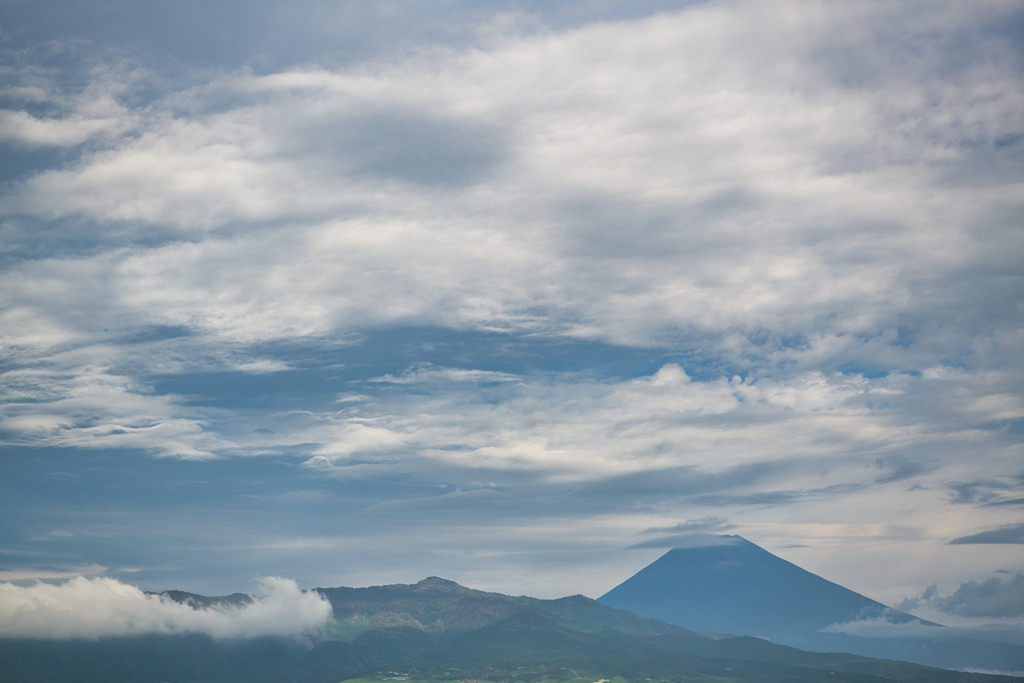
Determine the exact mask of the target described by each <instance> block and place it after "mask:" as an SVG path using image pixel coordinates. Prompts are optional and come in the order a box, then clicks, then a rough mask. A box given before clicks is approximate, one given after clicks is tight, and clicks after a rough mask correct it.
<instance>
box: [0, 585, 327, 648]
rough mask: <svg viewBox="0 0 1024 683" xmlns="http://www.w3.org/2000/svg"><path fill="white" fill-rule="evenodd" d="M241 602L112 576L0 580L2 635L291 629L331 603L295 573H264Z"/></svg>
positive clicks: (304, 625) (314, 623)
mask: <svg viewBox="0 0 1024 683" xmlns="http://www.w3.org/2000/svg"><path fill="white" fill-rule="evenodd" d="M259 584H260V590H261V594H260V595H257V596H256V597H255V598H254V599H253V601H252V602H251V603H249V604H247V605H245V606H240V607H238V606H224V607H207V608H192V607H190V606H189V605H185V604H180V603H176V602H174V601H172V600H171V599H170V598H167V597H164V596H161V595H153V594H147V593H144V592H143V591H141V590H140V589H139V588H137V587H135V586H131V585H128V584H124V583H121V582H120V581H117V580H115V579H109V578H92V579H90V578H85V577H77V578H74V579H71V580H70V581H66V582H64V583H61V584H47V583H37V584H35V585H32V586H18V585H15V584H11V583H0V636H2V637H28V638H101V637H104V636H136V635H143V634H151V633H157V634H181V633H205V634H207V635H210V636H212V637H214V638H245V637H253V636H270V635H292V634H296V633H302V632H304V631H308V630H310V629H313V628H317V627H319V626H322V625H323V624H324V623H325V622H326V621H327V620H328V619H329V618H330V616H331V606H330V603H328V602H327V601H326V600H324V599H323V597H321V596H320V595H319V594H318V593H312V592H303V591H301V590H300V589H299V588H298V586H296V585H295V582H294V581H291V580H288V579H280V578H275V577H268V578H265V579H262V580H261V581H260V582H259Z"/></svg>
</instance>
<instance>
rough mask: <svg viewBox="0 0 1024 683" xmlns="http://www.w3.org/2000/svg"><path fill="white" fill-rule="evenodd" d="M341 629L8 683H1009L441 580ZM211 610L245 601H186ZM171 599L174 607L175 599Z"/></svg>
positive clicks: (347, 602)
mask: <svg viewBox="0 0 1024 683" xmlns="http://www.w3.org/2000/svg"><path fill="white" fill-rule="evenodd" d="M312 590H314V591H316V592H317V593H318V594H320V595H322V596H323V597H324V598H325V599H327V600H328V601H329V602H330V604H331V608H332V615H333V616H332V618H331V619H330V620H329V621H328V623H327V624H325V626H324V627H323V628H321V629H318V630H316V631H314V632H310V633H308V634H306V635H305V636H303V637H302V638H286V637H261V638H248V639H234V640H223V641H217V640H214V639H212V638H210V637H208V636H197V635H163V636H155V635H147V636H132V637H108V638H102V639H99V640H97V641H82V640H70V641H52V640H51V641H46V640H30V639H26V638H22V639H0V683H26V682H31V683H42V682H43V681H46V682H47V683H100V682H101V681H102V682H103V683H129V682H131V683H163V682H168V683H234V682H237V683H242V682H243V681H244V682H247V683H338V682H339V681H343V680H346V679H350V678H353V677H356V676H361V677H367V678H370V679H372V680H381V681H382V680H385V679H388V678H394V677H395V676H399V674H397V673H395V672H402V674H401V675H402V676H408V677H410V678H411V679H412V680H414V681H416V682H429V683H441V682H443V681H447V682H451V681H460V680H461V681H466V680H476V681H480V682H481V683H483V682H484V681H491V682H498V681H502V682H506V683H541V682H542V681H548V682H556V681H576V682H577V683H579V681H580V679H589V680H591V681H597V680H601V679H609V680H616V681H618V680H619V679H625V680H626V681H627V682H629V681H632V682H639V681H650V682H651V683H661V682H666V683H667V682H669V681H673V682H676V681H678V682H680V683H682V682H683V681H712V680H713V681H716V682H717V683H767V682H769V681H771V682H776V681H778V682H782V681H786V682H788V683H803V682H805V681H806V682H807V683H811V682H812V681H820V680H821V679H822V678H823V677H827V680H833V681H857V682H859V683H893V682H894V681H897V680H898V681H903V682H904V683H1009V681H1013V680H1016V681H1022V682H1024V678H1016V679H1013V678H1006V677H1003V676H995V675H985V674H969V673H964V672H959V671H949V670H943V669H936V668H929V667H924V666H919V665H916V664H910V663H906V662H897V661H882V660H877V659H869V658H865V657H859V656H856V655H847V654H838V653H814V652H805V651H802V650H799V649H796V648H792V647H787V646H783V645H779V644H776V643H772V642H769V641H766V640H760V639H757V638H751V637H745V636H740V637H736V636H726V635H716V636H714V637H712V636H708V635H706V634H699V633H695V632H694V631H691V630H689V629H687V628H684V627H681V626H678V625H673V624H669V623H665V622H661V621H658V620H654V619H650V618H646V617H643V616H638V615H636V614H633V613H632V612H629V611H626V610H622V609H617V608H614V607H610V606H608V605H604V604H602V603H600V602H598V601H596V600H592V599H590V598H587V597H585V596H581V595H574V596H567V597H564V598H558V599H554V600H546V599H540V598H532V597H529V596H509V595H504V594H501V593H491V592H485V591H479V590H475V589H472V588H467V587H465V586H461V585H459V584H457V583H455V582H453V581H449V580H446V579H441V578H439V577H429V578H428V579H424V580H423V581H420V582H419V583H417V584H392V585H387V586H370V587H366V588H348V587H336V588H317V589H312ZM175 595H176V597H178V598H179V599H180V600H181V601H184V602H188V603H189V604H191V605H192V606H193V608H194V609H204V608H203V607H197V605H204V604H206V605H211V604H216V602H215V601H217V600H221V601H222V603H221V604H222V605H226V606H229V607H230V606H231V605H232V602H237V600H238V598H235V597H234V596H221V597H220V598H216V597H215V598H207V597H206V596H199V595H197V594H192V593H185V592H180V593H175ZM169 597H170V596H169Z"/></svg>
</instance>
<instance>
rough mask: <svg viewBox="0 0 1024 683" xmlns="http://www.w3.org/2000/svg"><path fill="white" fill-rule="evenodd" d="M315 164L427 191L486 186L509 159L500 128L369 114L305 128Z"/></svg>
mask: <svg viewBox="0 0 1024 683" xmlns="http://www.w3.org/2000/svg"><path fill="white" fill-rule="evenodd" d="M302 134H303V136H304V137H305V139H306V140H307V141H308V143H309V144H310V148H309V150H308V152H307V153H306V154H305V157H306V159H308V163H309V164H310V165H313V166H315V165H317V163H318V160H321V161H320V163H323V164H325V165H327V166H334V167H335V168H337V169H338V170H342V169H344V170H347V171H349V172H354V173H356V174H369V175H371V176H375V177H378V178H380V179H396V180H401V181H404V182H410V183H415V184H419V185H425V186H428V187H429V186H439V187H443V186H460V185H470V184H475V183H481V182H485V181H486V180H488V179H489V178H490V176H491V175H492V174H493V173H494V172H495V171H496V169H497V168H498V167H499V166H500V164H501V163H502V161H504V160H505V159H506V158H507V156H508V154H509V153H510V150H509V147H508V140H507V139H506V136H505V134H504V133H503V131H502V129H501V128H500V127H498V126H494V125H488V124H485V123H483V122H479V121H473V120H458V119H453V118H442V117H439V116H429V115H425V114H422V113H415V112H409V111H376V112H374V111H370V112H360V113H359V115H358V116H355V117H353V116H339V117H338V118H337V119H335V120H331V121H327V122H323V121H321V122H318V123H316V124H315V125H312V126H310V127H305V126H304V127H303V130H302Z"/></svg>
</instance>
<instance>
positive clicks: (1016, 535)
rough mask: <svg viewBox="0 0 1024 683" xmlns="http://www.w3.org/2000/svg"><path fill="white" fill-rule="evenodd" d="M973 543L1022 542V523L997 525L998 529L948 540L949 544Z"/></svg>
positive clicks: (1023, 526)
mask: <svg viewBox="0 0 1024 683" xmlns="http://www.w3.org/2000/svg"><path fill="white" fill-rule="evenodd" d="M973 543H996V544H1004V543H1024V524H1011V525H1009V526H1002V527H999V528H998V529H989V530H988V531H980V532H978V533H976V534H970V535H969V536H961V537H959V538H954V539H953V540H952V541H950V542H949V544H950V545H963V544H973Z"/></svg>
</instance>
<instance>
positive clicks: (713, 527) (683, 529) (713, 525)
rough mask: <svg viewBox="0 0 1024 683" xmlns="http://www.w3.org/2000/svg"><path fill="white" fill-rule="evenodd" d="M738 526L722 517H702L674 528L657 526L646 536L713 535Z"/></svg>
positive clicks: (681, 523)
mask: <svg viewBox="0 0 1024 683" xmlns="http://www.w3.org/2000/svg"><path fill="white" fill-rule="evenodd" d="M735 528H736V525H735V524H733V523H732V522H730V521H729V520H727V519H723V518H722V517H700V518H698V519H688V520H686V521H685V522H680V523H679V524H676V525H674V526H657V527H651V528H649V529H644V531H643V533H645V534H686V533H712V532H719V531H728V530H730V529H735Z"/></svg>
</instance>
